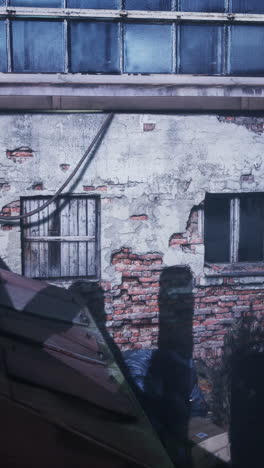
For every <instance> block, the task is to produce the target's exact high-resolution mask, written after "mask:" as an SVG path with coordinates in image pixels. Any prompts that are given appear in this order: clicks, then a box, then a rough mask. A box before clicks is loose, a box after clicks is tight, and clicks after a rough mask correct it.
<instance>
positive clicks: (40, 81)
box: [0, 73, 264, 88]
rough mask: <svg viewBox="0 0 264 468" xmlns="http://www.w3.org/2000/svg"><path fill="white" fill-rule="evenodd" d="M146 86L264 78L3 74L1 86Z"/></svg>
mask: <svg viewBox="0 0 264 468" xmlns="http://www.w3.org/2000/svg"><path fill="white" fill-rule="evenodd" d="M2 84H8V85H11V84H13V85H15V84H16V85H23V84H24V85H45V84H46V85H47V84H49V85H59V84H64V85H71V84H72V85H82V86H83V85H93V84H94V85H98V84H100V85H106V86H111V85H142V86H143V85H144V86H167V85H173V86H214V87H218V86H220V87H222V86H226V87H227V86H228V87H230V86H231V87H233V86H240V87H245V86H250V87H259V86H260V87H263V88H264V77H262V76H260V77H255V76H254V77H250V76H249V77H247V76H246V77H243V76H202V75H172V74H171V75H168V74H164V75H163V74H159V75H158V74H155V75H128V74H122V75H94V74H93V75H89V74H79V73H75V74H72V73H65V74H64V73H54V74H51V73H0V85H2Z"/></svg>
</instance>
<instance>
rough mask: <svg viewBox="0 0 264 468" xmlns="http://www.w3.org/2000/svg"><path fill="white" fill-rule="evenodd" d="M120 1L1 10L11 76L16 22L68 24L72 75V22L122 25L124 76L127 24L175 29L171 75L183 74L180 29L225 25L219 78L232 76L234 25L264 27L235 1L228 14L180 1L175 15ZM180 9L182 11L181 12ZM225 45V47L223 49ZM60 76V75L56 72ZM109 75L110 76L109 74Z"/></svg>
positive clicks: (66, 62) (66, 41) (65, 70)
mask: <svg viewBox="0 0 264 468" xmlns="http://www.w3.org/2000/svg"><path fill="white" fill-rule="evenodd" d="M119 1H120V9H119V10H118V9H116V10H106V9H84V8H83V9H76V8H66V5H67V3H66V0H64V7H63V8H52V7H48V8H38V7H13V6H9V5H8V4H9V0H7V6H2V7H0V19H4V20H5V21H6V31H7V58H8V63H7V72H8V73H11V72H12V73H13V67H12V38H11V31H10V22H11V20H13V19H20V20H23V19H24V20H25V19H33V20H34V19H35V20H37V19H47V20H48V19H50V20H52V19H53V20H56V19H58V20H59V19H60V20H62V21H63V23H64V68H63V71H62V72H63V73H69V37H68V21H69V20H71V19H79V20H99V21H100V20H101V21H102V20H109V21H110V20H113V21H117V22H118V23H119V49H120V72H119V73H120V74H123V73H124V23H125V22H130V21H131V22H137V21H138V22H144V23H149V24H151V23H155V22H166V24H168V23H169V24H170V25H171V27H172V54H173V57H172V68H171V71H170V72H168V74H180V73H179V71H180V53H179V51H180V31H179V30H180V28H179V25H180V24H181V23H185V22H189V23H190V22H191V23H193V24H195V23H201V22H203V23H206V22H209V23H213V24H215V23H216V24H219V23H220V24H223V25H224V34H223V35H224V40H223V41H221V44H219V47H220V48H221V50H222V55H223V54H224V55H225V56H223V58H222V62H223V63H222V66H221V70H219V73H216V74H215V75H220V76H224V75H228V74H230V47H231V34H230V25H233V24H236V23H237V24H243V23H250V24H261V23H264V14H245V13H231V12H230V10H231V7H232V0H225V5H226V10H227V12H226V13H207V12H184V11H180V10H179V9H180V4H181V2H180V1H179V0H173V1H172V11H147V10H124V8H123V6H124V0H119ZM177 9H178V11H177ZM223 45H225V47H224V48H223ZM54 73H56V72H54ZM106 74H107V73H106Z"/></svg>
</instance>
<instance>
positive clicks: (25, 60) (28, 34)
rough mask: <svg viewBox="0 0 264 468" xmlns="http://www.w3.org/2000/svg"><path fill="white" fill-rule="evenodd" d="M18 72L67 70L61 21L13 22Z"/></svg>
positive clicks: (13, 39) (14, 65)
mask: <svg viewBox="0 0 264 468" xmlns="http://www.w3.org/2000/svg"><path fill="white" fill-rule="evenodd" d="M11 26H12V45H13V49H12V59H13V70H14V71H15V72H61V71H63V69H64V53H63V42H64V41H63V38H64V34H63V23H62V22H61V21H13V22H12V25H11Z"/></svg>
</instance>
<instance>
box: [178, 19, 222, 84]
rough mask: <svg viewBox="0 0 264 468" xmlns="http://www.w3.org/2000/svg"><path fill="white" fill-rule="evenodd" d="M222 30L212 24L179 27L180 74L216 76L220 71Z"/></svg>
mask: <svg viewBox="0 0 264 468" xmlns="http://www.w3.org/2000/svg"><path fill="white" fill-rule="evenodd" d="M221 33H222V28H221V27H220V26H217V25H212V24H210V25H209V24H184V25H182V26H181V41H180V44H181V46H180V72H181V73H194V74H205V75H210V74H217V73H220V71H221V68H220V67H221V63H220V62H221V59H220V57H221V42H222V41H221Z"/></svg>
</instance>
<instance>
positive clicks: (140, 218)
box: [129, 214, 148, 221]
mask: <svg viewBox="0 0 264 468" xmlns="http://www.w3.org/2000/svg"><path fill="white" fill-rule="evenodd" d="M129 219H131V220H132V221H147V220H148V216H147V215H146V214H139V215H132V216H130V217H129Z"/></svg>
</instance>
